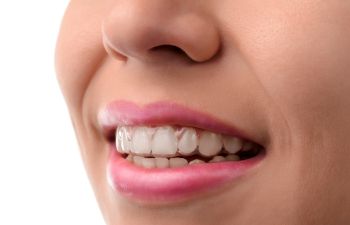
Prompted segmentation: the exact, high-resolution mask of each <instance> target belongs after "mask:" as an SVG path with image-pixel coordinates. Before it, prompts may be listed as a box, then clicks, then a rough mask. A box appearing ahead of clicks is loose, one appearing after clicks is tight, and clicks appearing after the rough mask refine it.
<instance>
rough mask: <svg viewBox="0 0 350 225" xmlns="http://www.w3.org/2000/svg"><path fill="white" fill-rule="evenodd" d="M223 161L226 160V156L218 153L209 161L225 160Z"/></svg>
mask: <svg viewBox="0 0 350 225" xmlns="http://www.w3.org/2000/svg"><path fill="white" fill-rule="evenodd" d="M223 161H226V159H225V157H223V156H221V155H217V156H214V158H213V159H212V160H210V161H209V162H223Z"/></svg>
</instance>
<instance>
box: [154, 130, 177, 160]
mask: <svg viewBox="0 0 350 225" xmlns="http://www.w3.org/2000/svg"><path fill="white" fill-rule="evenodd" d="M176 151H177V138H176V136H175V131H174V129H173V128H172V127H170V126H166V127H159V128H157V130H156V132H155V133H154V136H153V139H152V154H153V155H155V156H174V155H175V154H176Z"/></svg>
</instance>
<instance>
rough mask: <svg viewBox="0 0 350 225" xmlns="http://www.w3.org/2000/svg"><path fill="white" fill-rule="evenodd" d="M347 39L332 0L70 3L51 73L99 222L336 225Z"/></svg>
mask: <svg viewBox="0 0 350 225" xmlns="http://www.w3.org/2000/svg"><path fill="white" fill-rule="evenodd" d="M349 40H350V2H349V1H342V0H322V1H319V0H292V1H277V0H265V1H260V0H248V1H246V0H245V1H239V0H237V1H229V0H223V1H220V3H219V2H218V1H214V0H205V1H181V0H176V1H161V0H152V1H142V0H72V1H70V4H69V6H68V8H67V11H66V14H65V17H64V19H63V23H62V28H61V32H60V35H59V38H58V43H57V51H56V71H57V76H58V80H59V83H60V86H61V88H62V92H63V94H64V96H65V99H66V102H67V105H68V108H69V112H70V114H71V118H72V121H73V125H74V128H75V131H76V135H77V138H78V141H79V144H80V148H81V155H82V159H83V161H84V164H85V167H86V170H87V173H88V175H89V178H90V181H91V184H92V186H93V188H94V191H95V194H96V197H97V200H98V202H99V205H100V208H101V211H102V212H103V215H104V218H105V220H106V223H107V224H112V225H115V224H125V225H126V224H128V225H129V224H130V225H131V224H145V225H146V224H152V225H153V224H192V225H196V224H198V225H199V224H201V225H203V224H204V225H205V224H208V225H209V224H223V225H229V224H242V225H244V224H247V225H248V224H249V225H254V224H286V225H296V224H298V225H300V224H347V222H348V221H350V215H349V214H348V212H349V210H350V195H349V194H348V190H350V163H349V161H350V139H349V137H348V134H349V132H350V116H349V115H350V98H349V96H350V41H349ZM115 135H116V136H117V138H115ZM211 160H213V161H211ZM192 161H193V162H192ZM214 161H217V162H214ZM189 162H191V163H189Z"/></svg>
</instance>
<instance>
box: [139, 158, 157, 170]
mask: <svg viewBox="0 0 350 225" xmlns="http://www.w3.org/2000/svg"><path fill="white" fill-rule="evenodd" d="M142 166H143V167H144V168H146V169H151V168H155V167H156V160H155V159H154V158H143V159H142Z"/></svg>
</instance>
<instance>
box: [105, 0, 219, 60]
mask: <svg viewBox="0 0 350 225" xmlns="http://www.w3.org/2000/svg"><path fill="white" fill-rule="evenodd" d="M175 2H178V1H164V0H151V1H144V0H129V1H124V2H123V4H121V5H119V4H118V5H115V7H114V8H113V9H111V11H110V14H109V15H107V16H106V18H105V20H104V21H103V24H102V35H103V42H104V46H105V48H106V50H107V52H108V53H110V54H111V55H112V56H114V57H116V58H118V59H122V60H129V59H131V58H132V59H137V60H142V61H147V60H152V59H154V58H157V54H158V53H159V52H160V51H157V50H159V49H162V50H166V51H174V49H175V50H177V52H178V50H181V52H183V53H185V55H186V56H187V57H188V58H190V59H191V60H192V61H195V62H205V61H208V60H210V59H211V58H213V57H214V56H215V55H216V54H217V53H218V51H219V49H220V35H219V32H218V29H217V27H216V26H215V23H214V21H213V20H212V19H211V18H210V17H208V16H207V15H206V14H202V13H200V12H199V11H196V10H193V8H192V9H191V10H185V9H186V7H184V5H180V6H179V5H176V3H175ZM184 4H186V2H185V3H184ZM164 46H167V47H165V48H163V47H164ZM169 47H170V48H169ZM158 56H159V55H158Z"/></svg>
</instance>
